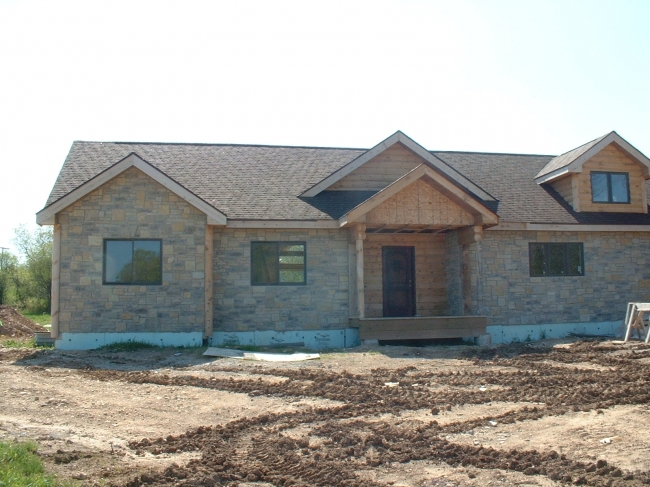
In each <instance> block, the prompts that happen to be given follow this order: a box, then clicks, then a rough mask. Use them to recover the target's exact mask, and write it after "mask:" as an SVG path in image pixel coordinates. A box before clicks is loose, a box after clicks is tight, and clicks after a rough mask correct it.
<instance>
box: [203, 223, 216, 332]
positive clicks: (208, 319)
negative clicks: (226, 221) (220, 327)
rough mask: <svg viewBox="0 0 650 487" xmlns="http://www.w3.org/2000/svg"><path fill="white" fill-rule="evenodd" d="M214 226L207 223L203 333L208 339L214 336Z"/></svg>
mask: <svg viewBox="0 0 650 487" xmlns="http://www.w3.org/2000/svg"><path fill="white" fill-rule="evenodd" d="M212 228H213V227H212V226H210V225H206V227H205V258H204V260H205V276H204V277H205V300H204V306H205V310H204V311H205V331H204V333H203V338H207V339H208V340H209V339H210V338H211V337H212V332H213V326H212V313H213V307H212V281H213V275H212V274H213V272H214V271H213V269H212V248H213V231H212Z"/></svg>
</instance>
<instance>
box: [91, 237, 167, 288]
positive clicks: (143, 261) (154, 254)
mask: <svg viewBox="0 0 650 487" xmlns="http://www.w3.org/2000/svg"><path fill="white" fill-rule="evenodd" d="M104 284H158V285H159V284H162V241H161V240H140V239H130V240H113V239H105V240H104Z"/></svg>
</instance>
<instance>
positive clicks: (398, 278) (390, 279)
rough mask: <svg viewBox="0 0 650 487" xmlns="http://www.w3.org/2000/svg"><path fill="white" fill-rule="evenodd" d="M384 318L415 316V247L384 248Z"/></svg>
mask: <svg viewBox="0 0 650 487" xmlns="http://www.w3.org/2000/svg"><path fill="white" fill-rule="evenodd" d="M381 251H382V269H383V270H382V287H383V297H384V316H415V247H382V249H381Z"/></svg>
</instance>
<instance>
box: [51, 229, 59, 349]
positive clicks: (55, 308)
mask: <svg viewBox="0 0 650 487" xmlns="http://www.w3.org/2000/svg"><path fill="white" fill-rule="evenodd" d="M55 218H56V217H55ZM60 276H61V225H59V224H58V223H55V224H54V232H53V235H52V304H51V308H50V313H51V314H52V327H51V328H50V336H51V337H52V338H59V288H60V286H61V277H60Z"/></svg>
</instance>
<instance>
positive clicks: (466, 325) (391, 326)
mask: <svg viewBox="0 0 650 487" xmlns="http://www.w3.org/2000/svg"><path fill="white" fill-rule="evenodd" d="M350 326H351V327H352V328H359V338H360V339H361V340H417V339H425V340H426V339H435V338H470V337H473V338H476V337H479V336H481V335H485V334H486V331H485V327H486V326H487V317H485V316H413V317H403V318H402V317H399V318H351V319H350Z"/></svg>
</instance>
